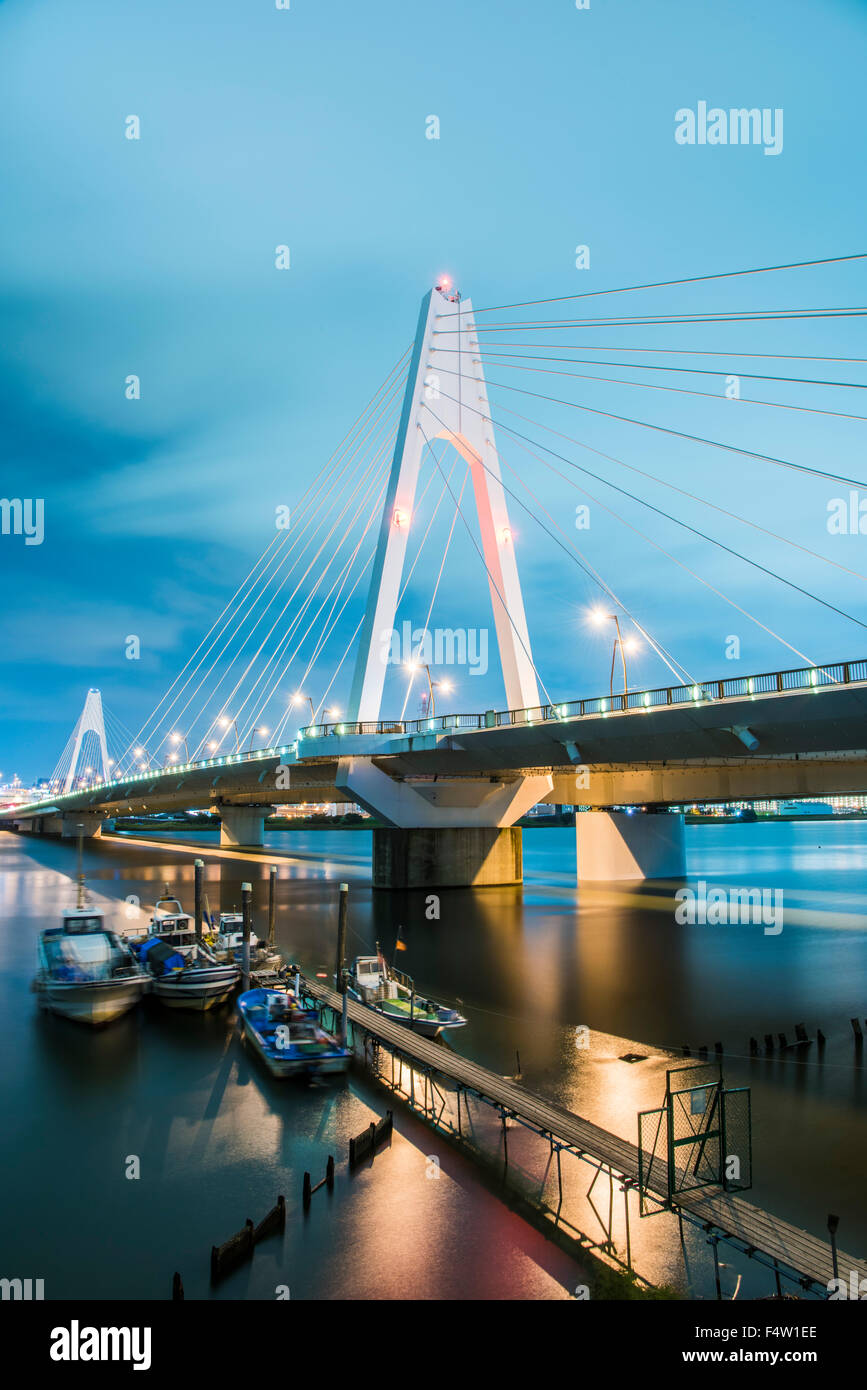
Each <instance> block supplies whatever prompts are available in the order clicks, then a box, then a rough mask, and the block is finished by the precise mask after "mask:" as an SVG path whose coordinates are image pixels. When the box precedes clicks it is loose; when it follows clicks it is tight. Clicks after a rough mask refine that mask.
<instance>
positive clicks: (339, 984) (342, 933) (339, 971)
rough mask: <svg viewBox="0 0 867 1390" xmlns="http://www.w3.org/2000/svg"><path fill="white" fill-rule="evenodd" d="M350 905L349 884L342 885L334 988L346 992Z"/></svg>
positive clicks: (338, 910) (338, 913)
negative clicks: (348, 910) (345, 978)
mask: <svg viewBox="0 0 867 1390" xmlns="http://www.w3.org/2000/svg"><path fill="white" fill-rule="evenodd" d="M348 905H349V884H348V883H341V885H340V901H339V904H338V908H337V964H336V966H335V969H334V988H335V989H338V990H340V992H341V993H344V992H345V982H344V979H343V962H344V959H345V957H346V915H347V909H348Z"/></svg>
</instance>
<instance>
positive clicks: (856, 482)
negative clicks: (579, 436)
mask: <svg viewBox="0 0 867 1390" xmlns="http://www.w3.org/2000/svg"><path fill="white" fill-rule="evenodd" d="M437 370H439V371H444V372H446V373H447V374H448V375H449V376H454V375H455V373H454V372H452V371H451V370H450V369H449V368H448V367H439V368H437ZM470 379H471V380H473V381H475V382H476V383H477V384H478V379H477V378H476V377H472V378H470ZM486 385H487V386H496V387H499V388H500V389H501V390H503V391H513V392H515V393H517V394H518V395H521V396H532V397H533V398H534V399H535V400H540V401H549V402H551V403H552V404H554V405H563V406H566V407H567V408H568V409H570V410H586V411H587V412H588V413H589V414H591V415H601V416H604V418H605V419H607V420H618V421H620V423H621V424H626V425H638V426H639V427H640V428H642V429H649V430H655V431H656V432H657V433H658V434H670V435H673V436H674V437H675V438H677V439H687V440H689V442H690V443H692V444H707V445H708V446H709V447H711V448H713V449H724V450H725V451H726V452H728V453H732V454H741V455H742V456H743V457H744V458H754V459H759V460H760V461H761V462H762V463H772V464H775V465H776V466H777V467H779V468H789V469H792V470H794V471H795V472H797V473H809V474H811V475H812V476H813V477H815V478H825V479H826V480H828V481H830V482H834V483H846V484H847V485H849V486H850V487H861V488H867V483H865V482H863V481H861V480H860V479H858V478H846V477H842V476H841V475H840V474H839V473H828V472H826V471H825V470H824V469H822V468H810V467H809V465H808V464H804V463H792V462H791V460H789V459H781V458H775V457H774V455H773V454H759V453H756V452H755V451H754V450H753V449H742V448H740V447H739V446H738V445H737V444H725V443H723V442H722V441H721V440H719V439H707V438H705V436H704V435H700V434H688V433H686V432H685V431H684V430H673V429H669V428H668V426H666V425H654V424H653V423H652V422H651V421H650V420H636V419H634V418H633V417H632V416H630V415H617V414H615V413H614V412H613V411H611V410H599V409H597V408H596V407H594V406H592V405H583V404H581V402H580V401H564V400H561V399H560V397H558V396H546V395H543V394H542V393H541V392H539V391H528V390H526V388H525V387H523V386H510V385H509V383H508V382H505V381H491V380H490V378H487V379H486ZM450 399H451V398H450ZM510 413H517V412H510ZM543 428H544V426H543Z"/></svg>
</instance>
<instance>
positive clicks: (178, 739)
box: [172, 734, 190, 762]
mask: <svg viewBox="0 0 867 1390" xmlns="http://www.w3.org/2000/svg"><path fill="white" fill-rule="evenodd" d="M172 743H174V744H178V743H182V744H183V745H184V758H185V759H186V761H187V762H189V761H190V750H189V748H188V747H187V740H186V737H185V736H184V735H183V734H172Z"/></svg>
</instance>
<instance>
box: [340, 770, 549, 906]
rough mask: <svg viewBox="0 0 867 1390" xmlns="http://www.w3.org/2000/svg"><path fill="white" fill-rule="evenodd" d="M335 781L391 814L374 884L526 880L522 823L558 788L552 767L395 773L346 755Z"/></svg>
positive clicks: (377, 837)
mask: <svg viewBox="0 0 867 1390" xmlns="http://www.w3.org/2000/svg"><path fill="white" fill-rule="evenodd" d="M336 783H337V786H338V789H339V790H340V791H341V792H342V793H343V794H344V796H345V797H346V799H347V801H357V802H358V803H359V804H360V805H362V806H364V807H365V809H366V810H368V811H369V812H370V813H371V815H374V816H376V817H377V819H378V820H379V821H380V822H382V821H384V822H385V826H384V827H383V828H382V829H378V830H374V832H373V886H374V888H397V889H401V888H481V887H488V886H492V885H494V884H513V883H521V882H522V881H523V865H522V859H521V831H520V829H519V827H518V826H517V825H516V824H515V822H516V821H518V820H520V818H521V816H523V815H524V814H525V812H526V811H528V810H529V808H530V807H531V806H534V805H535V804H536V802H537V801H539V800H540V799H541V797H543V796H546V795H547V794H548V793H549V792H550V791H551V786H552V779H551V777H550V776H549V775H547V774H545V775H542V776H538V777H535V776H531V777H524V776H516V777H514V778H511V779H510V780H508V781H506V780H503V779H501V778H496V777H489V778H483V777H427V778H421V779H412V780H411V779H409V778H394V777H391V776H389V774H388V773H387V772H385V771H384V770H383V769H382V768H381V767H378V766H377V765H376V764H375V763H374V761H373V759H371V758H341V759H340V761H339V762H338V765H337V778H336Z"/></svg>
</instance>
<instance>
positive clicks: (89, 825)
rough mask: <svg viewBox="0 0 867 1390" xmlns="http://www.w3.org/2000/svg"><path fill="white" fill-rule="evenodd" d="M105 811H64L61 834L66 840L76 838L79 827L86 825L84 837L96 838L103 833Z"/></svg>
mask: <svg viewBox="0 0 867 1390" xmlns="http://www.w3.org/2000/svg"><path fill="white" fill-rule="evenodd" d="M104 820H105V813H104V812H102V811H64V813H63V815H62V816H61V817H60V835H61V839H64V840H75V839H76V838H77V837H78V827H79V826H83V827H84V838H85V839H86V840H95V839H97V838H98V837H99V836H100V835H101V834H102V823H103V821H104Z"/></svg>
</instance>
